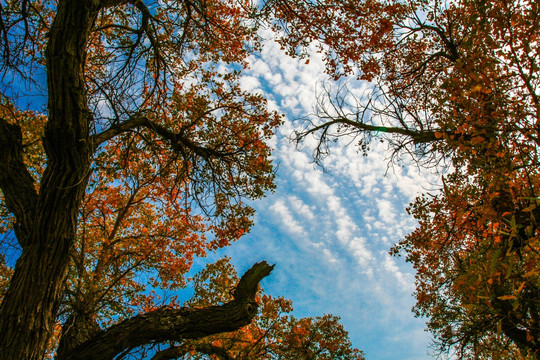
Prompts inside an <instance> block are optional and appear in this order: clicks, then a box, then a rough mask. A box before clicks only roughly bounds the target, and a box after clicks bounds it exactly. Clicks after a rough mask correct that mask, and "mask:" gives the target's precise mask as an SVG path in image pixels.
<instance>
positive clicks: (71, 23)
mask: <svg viewBox="0 0 540 360" xmlns="http://www.w3.org/2000/svg"><path fill="white" fill-rule="evenodd" d="M98 5H99V4H98V3H97V2H96V1H82V0H80V1H79V0H69V1H60V2H59V4H58V11H57V14H56V17H55V20H54V23H53V26H52V28H51V30H50V32H49V39H50V40H49V44H48V48H47V64H46V65H47V75H48V78H47V84H48V91H49V119H48V122H47V125H46V129H45V138H44V147H45V151H46V154H47V166H46V169H45V171H44V174H43V177H42V180H41V186H40V189H39V195H38V196H35V195H33V194H35V192H32V191H34V190H33V188H32V191H29V190H28V189H26V190H24V191H25V192H26V194H27V195H26V197H29V198H32V201H33V204H35V210H33V211H24V213H23V214H20V211H19V210H18V208H19V206H18V205H19V204H22V203H29V202H30V201H23V202H16V201H14V200H13V199H14V197H15V195H14V194H13V193H14V191H16V189H13V184H10V183H9V181H2V182H1V183H0V186H2V191H3V192H4V194H5V196H6V200H7V201H8V203H11V204H14V205H12V206H11V209H10V210H12V211H13V212H14V214H15V216H16V218H17V222H18V224H20V226H22V229H19V230H18V233H17V237H18V239H19V241H21V242H22V245H23V252H22V255H21V256H20V258H19V259H18V260H17V264H16V266H15V272H14V274H13V277H12V279H11V281H10V285H9V289H8V291H7V293H6V294H5V296H4V299H3V301H2V304H1V307H0V334H2V335H1V336H0V358H1V359H3V360H10V359H14V360H20V359H27V360H32V359H41V358H42V357H43V355H44V353H45V349H46V345H47V341H48V340H49V337H50V335H51V333H52V329H53V326H54V321H55V318H56V312H57V309H58V304H59V301H60V299H61V297H62V294H63V288H64V282H65V279H66V275H67V269H68V264H69V254H70V251H71V248H72V246H73V242H74V236H75V229H76V221H77V213H78V209H79V205H80V203H81V200H82V196H83V194H84V189H85V187H86V183H87V177H88V172H89V168H90V158H91V147H90V146H89V144H88V138H89V124H90V121H91V114H90V112H89V111H88V108H87V100H86V90H85V80H84V67H85V61H86V41H87V38H88V33H89V31H90V28H91V26H92V24H93V21H94V18H95V16H96V14H97V11H98V10H99V8H98ZM5 129H8V130H10V131H14V130H15V129H14V128H13V127H11V128H10V127H9V126H6V124H3V125H2V131H5ZM9 137H11V139H9ZM16 137H17V136H16V135H15V133H13V132H12V134H11V135H9V134H8V133H7V132H6V133H4V134H2V136H1V140H2V142H11V144H8V145H9V146H10V147H13V148H15V147H17V146H18V145H17V143H16V141H17V140H16ZM10 154H11V155H10ZM17 156H19V155H17V153H16V152H11V153H8V152H6V151H2V156H1V157H2V161H1V162H0V166H2V168H1V169H0V170H1V171H4V172H7V173H8V174H9V173H11V175H7V177H8V180H9V178H10V176H11V177H14V176H16V172H19V173H22V174H23V178H22V179H23V181H22V182H21V183H20V184H19V186H25V187H27V188H28V187H29V185H28V184H26V185H24V184H25V183H29V180H28V176H27V175H24V173H25V172H24V170H21V169H18V168H20V166H18V167H13V166H6V161H5V160H6V159H11V160H10V161H9V162H8V165H9V164H11V165H13V164H16V163H19V164H20V163H21V161H22V160H20V159H19V160H17ZM26 172H27V170H26ZM5 176H6V175H3V176H2V178H4V177H5ZM18 196H19V198H21V197H22V195H20V194H19V195H18ZM34 198H35V199H34ZM9 199H11V200H9ZM34 200H37V201H34ZM19 234H24V236H22V237H21V238H19Z"/></svg>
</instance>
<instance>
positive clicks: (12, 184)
mask: <svg viewBox="0 0 540 360" xmlns="http://www.w3.org/2000/svg"><path fill="white" fill-rule="evenodd" d="M0 189H2V192H3V193H4V197H5V201H6V206H7V208H8V209H9V211H11V212H12V213H13V214H14V215H15V218H16V221H17V222H16V224H15V235H16V236H17V240H18V242H19V244H20V245H21V246H23V247H24V246H26V245H27V244H28V243H29V241H30V239H29V237H28V235H29V233H30V232H31V230H30V228H31V224H32V221H33V219H34V218H35V214H36V202H37V198H38V195H37V193H36V190H35V187H34V179H33V178H32V175H30V172H29V171H28V169H27V167H26V165H25V164H24V160H23V145H22V133H21V128H20V127H19V126H18V125H16V124H9V123H8V122H7V121H6V120H4V119H2V118H0Z"/></svg>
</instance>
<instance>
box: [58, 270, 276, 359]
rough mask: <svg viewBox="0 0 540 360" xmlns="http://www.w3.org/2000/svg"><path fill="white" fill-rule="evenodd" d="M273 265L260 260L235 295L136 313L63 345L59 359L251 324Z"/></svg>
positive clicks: (105, 354)
mask: <svg viewBox="0 0 540 360" xmlns="http://www.w3.org/2000/svg"><path fill="white" fill-rule="evenodd" d="M273 268H274V267H273V266H271V265H268V264H267V263H266V262H260V263H257V264H255V265H253V266H252V267H251V269H249V270H248V271H247V272H246V273H245V274H244V275H243V276H242V278H241V279H240V282H239V283H238V286H237V287H236V289H235V292H234V299H233V300H232V301H230V302H228V303H226V304H224V305H220V306H209V307H205V308H201V309H192V308H179V309H175V308H171V307H167V306H164V307H161V308H159V309H157V310H154V311H151V312H148V313H146V314H141V315H137V316H134V317H132V318H130V319H127V320H124V321H122V322H120V323H119V324H117V325H115V326H112V327H110V328H108V329H106V330H103V331H101V332H100V333H99V334H97V335H96V336H94V337H92V338H90V339H88V340H87V341H85V342H83V343H82V344H80V345H78V346H77V347H75V348H74V349H64V350H63V354H59V356H58V357H57V358H58V360H108V359H113V358H114V357H115V356H116V355H118V354H120V353H122V352H123V351H125V350H127V349H131V348H135V347H137V346H141V345H145V344H148V343H156V342H164V341H180V340H182V339H199V338H202V337H205V336H209V335H213V334H218V333H222V332H230V331H235V330H238V329H239V328H241V327H243V326H245V325H248V324H249V323H250V322H251V320H252V319H253V317H254V316H255V315H256V313H257V303H256V302H255V294H256V292H257V288H258V285H259V282H260V281H261V280H262V279H263V278H264V277H266V276H268V275H269V274H270V272H271V271H272V269H273Z"/></svg>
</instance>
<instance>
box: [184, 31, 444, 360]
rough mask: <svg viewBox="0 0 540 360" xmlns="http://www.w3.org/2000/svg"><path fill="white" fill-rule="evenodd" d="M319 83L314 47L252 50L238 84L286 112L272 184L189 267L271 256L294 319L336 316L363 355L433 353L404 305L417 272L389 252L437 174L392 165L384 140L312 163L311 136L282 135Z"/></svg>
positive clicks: (242, 265)
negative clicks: (232, 236)
mask: <svg viewBox="0 0 540 360" xmlns="http://www.w3.org/2000/svg"><path fill="white" fill-rule="evenodd" d="M265 36H266V37H268V38H269V39H270V38H272V37H273V35H272V34H270V33H267V34H265ZM325 82H326V83H329V82H331V81H330V80H328V78H327V77H326V75H325V74H324V65H323V63H322V61H321V59H320V58H319V57H317V55H316V54H313V56H312V57H311V58H310V62H309V64H306V63H305V60H298V59H292V58H290V57H288V56H286V55H285V54H284V53H283V52H282V51H281V50H280V46H279V45H278V44H277V43H275V42H273V41H271V40H269V41H267V42H266V43H265V46H264V47H263V50H262V52H261V53H259V54H257V55H255V56H253V57H251V59H250V68H249V69H248V70H246V71H245V76H244V77H243V79H242V81H241V85H242V87H243V88H244V89H245V90H248V91H252V92H258V93H261V94H263V95H264V96H265V97H266V98H267V99H268V100H269V106H270V108H271V109H273V110H276V111H278V112H280V113H284V114H285V123H284V124H283V126H281V127H280V128H279V130H278V133H277V134H276V136H275V137H274V138H273V139H272V141H271V146H272V148H274V152H273V158H274V162H275V164H276V165H277V177H276V185H277V188H276V191H275V192H274V193H271V194H268V195H267V196H266V197H265V198H263V199H262V200H259V201H256V202H253V204H252V205H253V207H254V208H255V210H256V213H255V218H254V220H255V221H254V226H253V228H252V230H251V232H250V233H249V234H248V235H246V236H244V237H243V238H242V239H241V240H239V241H237V242H236V243H234V244H233V245H231V246H229V247H227V248H224V249H220V250H218V251H217V252H216V253H215V254H211V255H210V256H209V258H205V259H199V260H198V261H199V264H198V266H195V267H194V271H196V270H197V269H200V268H201V266H203V265H204V264H205V263H208V262H210V261H212V260H215V259H217V258H220V257H222V256H224V255H227V256H230V257H231V261H232V263H233V264H235V265H236V268H237V270H238V272H239V273H240V274H242V273H243V272H244V271H245V270H247V269H248V268H249V267H251V265H253V264H254V263H255V262H258V261H261V260H266V261H267V262H269V263H273V264H276V266H275V269H274V270H273V272H272V274H271V275H270V276H269V277H267V278H265V279H263V281H262V285H263V287H264V288H265V291H266V292H267V293H268V294H271V295H272V296H275V297H278V296H282V297H285V298H288V299H291V300H293V304H294V308H295V310H294V315H295V316H297V317H303V316H322V315H323V314H333V315H337V316H340V317H341V321H342V323H343V325H344V326H345V329H346V330H347V331H348V332H349V335H350V339H351V341H352V342H353V345H354V346H355V347H357V348H359V349H360V350H362V351H364V353H365V355H366V359H368V360H387V359H388V360H390V359H392V360H394V359H400V360H424V359H431V358H432V357H431V356H430V336H429V334H428V333H427V332H425V331H424V328H425V322H424V320H423V319H417V318H415V317H414V315H413V313H412V312H411V307H412V306H413V305H414V298H413V295H412V294H413V292H414V271H413V270H412V268H411V267H410V266H409V265H408V264H406V263H405V261H404V260H403V258H396V257H392V256H390V255H389V254H388V251H389V250H390V248H391V247H392V245H393V244H394V243H396V242H398V241H399V240H400V239H401V238H403V236H405V235H406V234H407V233H408V232H410V231H412V230H413V229H414V228H415V222H414V220H413V219H412V218H411V217H410V216H408V215H407V213H406V211H405V208H406V207H407V204H408V203H409V202H410V201H411V200H412V199H414V198H415V197H416V196H418V195H419V194H421V193H424V192H426V191H434V190H435V189H436V188H437V183H438V176H437V175H436V174H431V173H429V172H426V171H424V172H421V171H420V169H418V168H417V167H415V166H413V165H411V166H397V165H394V166H389V161H388V153H387V149H386V145H385V144H384V143H383V144H381V143H379V142H378V141H375V142H373V145H372V148H371V151H370V152H369V154H368V156H363V155H362V153H361V152H359V151H358V149H357V148H356V147H355V146H354V144H350V145H349V146H347V145H348V144H347V142H339V143H337V144H335V146H334V147H333V149H332V152H331V154H330V155H329V156H328V157H327V158H326V160H325V162H324V166H325V171H323V169H322V168H321V167H319V166H317V165H315V164H314V163H313V159H312V157H311V151H312V149H313V148H314V145H315V143H314V142H313V141H312V140H310V139H307V140H306V142H304V143H303V144H301V146H300V148H297V147H296V146H295V144H293V143H291V142H290V141H289V140H288V138H289V136H290V135H291V134H292V133H293V132H294V130H295V128H298V127H299V126H300V122H299V121H298V120H295V119H298V118H300V117H303V116H306V115H308V114H310V113H312V112H313V107H314V104H315V100H316V98H317V94H318V92H320V91H321V90H322V86H323V84H324V83H325ZM357 85H359V86H361V84H357Z"/></svg>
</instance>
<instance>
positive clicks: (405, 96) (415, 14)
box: [274, 0, 540, 359]
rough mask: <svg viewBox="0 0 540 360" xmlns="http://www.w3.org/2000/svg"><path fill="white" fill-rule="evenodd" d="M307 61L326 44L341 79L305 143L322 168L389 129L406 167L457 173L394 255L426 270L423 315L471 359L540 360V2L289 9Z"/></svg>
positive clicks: (418, 214)
mask: <svg viewBox="0 0 540 360" xmlns="http://www.w3.org/2000/svg"><path fill="white" fill-rule="evenodd" d="M274 3H275V4H277V5H276V8H275V14H276V15H277V16H278V17H279V18H280V19H285V20H284V21H283V22H281V23H279V22H278V23H277V24H276V28H277V29H279V30H280V31H282V37H281V40H280V41H281V43H282V45H283V47H284V48H286V49H287V50H288V52H289V53H290V54H292V55H294V56H299V57H307V56H308V55H309V54H308V52H307V46H308V45H309V44H310V43H312V42H313V41H318V42H319V44H320V47H319V50H320V52H321V53H322V54H323V56H324V59H325V62H326V68H327V71H328V73H329V74H330V75H331V76H332V77H333V78H334V79H335V80H343V79H344V78H346V77H347V76H353V77H355V78H357V79H360V80H365V81H367V82H368V84H369V86H367V87H366V90H365V92H364V93H363V94H362V95H358V92H352V91H348V90H347V88H346V87H338V89H339V90H337V91H335V90H331V86H329V87H328V89H329V90H328V91H327V94H326V95H324V94H323V96H322V97H321V100H320V101H319V106H318V108H317V109H316V111H315V113H314V114H313V116H311V117H310V118H308V119H307V120H306V123H305V124H306V126H305V128H304V129H303V130H301V131H299V132H298V134H297V140H299V141H302V140H303V139H305V138H306V137H308V136H314V137H315V138H316V140H317V141H318V142H317V144H318V145H317V146H316V148H315V149H314V156H315V159H316V160H318V161H321V160H322V159H323V158H324V157H325V155H326V154H328V151H331V148H332V143H333V141H334V140H336V139H339V138H341V137H347V141H350V137H353V138H354V139H355V140H356V143H357V144H358V146H359V147H360V149H361V150H363V151H364V152H366V154H367V153H368V152H369V145H370V141H372V140H373V135H374V134H375V133H376V134H377V135H378V139H382V141H384V142H387V143H388V144H389V148H390V150H391V152H390V153H391V156H392V159H393V160H399V159H403V156H404V155H405V154H409V155H411V156H412V159H413V160H414V161H415V162H416V164H417V165H419V166H422V167H437V166H441V165H444V166H442V167H439V169H441V168H442V169H445V171H446V172H445V175H444V176H443V177H442V187H441V189H440V191H439V192H438V193H434V194H424V195H423V196H421V197H419V198H418V199H417V200H416V201H414V202H413V203H412V204H411V206H410V208H409V212H410V213H411V214H412V215H413V216H414V217H415V218H416V219H417V220H418V222H419V226H418V228H417V230H415V231H414V232H413V233H411V234H409V235H408V236H407V237H406V238H405V239H403V240H402V241H401V242H399V243H398V244H397V245H396V246H395V247H394V249H393V250H392V252H393V253H395V254H404V255H405V256H406V259H407V261H409V262H411V263H412V264H413V266H414V268H415V269H416V271H417V275H416V292H415V296H416V298H417V304H416V306H415V308H414V311H415V313H416V314H417V315H419V316H425V317H427V319H428V328H429V330H430V331H431V332H432V333H433V335H434V338H435V341H436V344H437V346H438V349H439V350H440V351H441V352H442V353H445V352H452V353H455V354H457V356H458V357H459V358H474V359H477V358H490V359H495V358H501V359H502V358H504V359H508V358H516V359H518V358H519V359H524V358H531V359H537V358H538V357H539V356H540V308H539V306H540V267H539V263H540V262H539V260H540V259H539V250H540V248H539V228H538V219H539V216H540V212H539V211H540V210H539V207H538V206H539V204H540V203H539V201H540V198H539V195H538V192H539V189H538V186H539V184H540V182H539V181H540V176H539V170H540V167H539V165H538V149H539V145H540V125H539V124H540V101H539V99H540V98H539V95H540V94H539V85H540V83H539V76H538V72H539V63H538V61H539V59H540V53H539V51H540V47H539V46H538V45H539V39H540V16H539V8H538V6H539V5H538V2H535V1H527V0H526V1H506V0H496V1H483V0H462V1H461V0H460V1H446V2H440V1H428V0H426V1H414V0H412V1H377V0H366V1H360V2H358V1H348V0H339V1H333V0H323V1H318V2H308V1H301V2H295V3H294V4H292V3H289V2H285V1H279V0H276V1H275V2H274Z"/></svg>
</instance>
